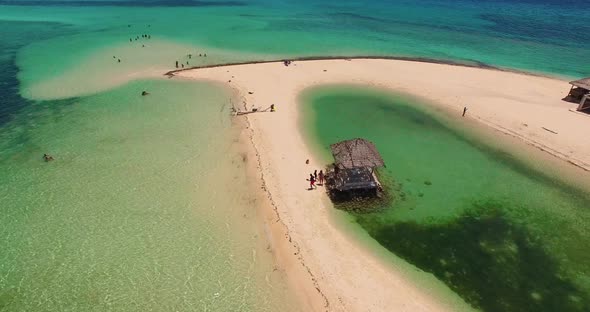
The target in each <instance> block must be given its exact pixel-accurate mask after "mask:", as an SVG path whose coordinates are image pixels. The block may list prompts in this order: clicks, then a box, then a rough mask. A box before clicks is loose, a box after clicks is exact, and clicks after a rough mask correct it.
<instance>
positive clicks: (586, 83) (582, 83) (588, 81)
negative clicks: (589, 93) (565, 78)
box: [570, 77, 590, 90]
mask: <svg viewBox="0 0 590 312" xmlns="http://www.w3.org/2000/svg"><path fill="white" fill-rule="evenodd" d="M570 84H571V85H574V86H576V87H580V88H584V89H586V90H590V77H588V78H584V79H580V80H574V81H570Z"/></svg>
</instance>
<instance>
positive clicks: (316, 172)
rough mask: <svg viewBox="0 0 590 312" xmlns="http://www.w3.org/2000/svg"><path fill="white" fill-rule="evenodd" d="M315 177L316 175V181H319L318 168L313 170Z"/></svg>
mask: <svg viewBox="0 0 590 312" xmlns="http://www.w3.org/2000/svg"><path fill="white" fill-rule="evenodd" d="M313 177H314V178H315V179H316V181H317V179H318V171H317V170H314V171H313Z"/></svg>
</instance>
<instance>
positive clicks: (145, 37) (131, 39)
mask: <svg viewBox="0 0 590 312" xmlns="http://www.w3.org/2000/svg"><path fill="white" fill-rule="evenodd" d="M139 37H140V36H135V41H137V40H139ZM141 38H144V39H152V35H145V34H143V35H141ZM129 42H133V38H129Z"/></svg>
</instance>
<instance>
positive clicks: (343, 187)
mask: <svg viewBox="0 0 590 312" xmlns="http://www.w3.org/2000/svg"><path fill="white" fill-rule="evenodd" d="M377 186H378V184H377V181H376V180H375V176H373V174H372V173H371V170H370V169H369V168H367V167H361V168H352V169H342V171H340V173H339V174H338V176H336V177H334V189H336V190H338V191H341V192H342V191H352V190H369V189H375V188H377Z"/></svg>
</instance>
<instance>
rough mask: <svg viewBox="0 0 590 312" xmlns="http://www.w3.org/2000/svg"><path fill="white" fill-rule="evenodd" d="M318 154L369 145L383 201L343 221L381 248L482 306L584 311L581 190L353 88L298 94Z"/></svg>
mask: <svg viewBox="0 0 590 312" xmlns="http://www.w3.org/2000/svg"><path fill="white" fill-rule="evenodd" d="M304 101H305V102H306V104H305V107H304V110H305V111H306V114H307V116H309V124H308V128H309V129H313V130H312V132H311V133H309V135H310V136H312V138H314V139H317V142H318V144H319V146H321V147H320V150H321V152H322V153H323V154H324V155H325V156H326V159H329V157H328V156H327V154H328V149H327V146H329V144H332V143H334V142H337V141H340V140H344V139H349V138H356V137H362V138H366V139H369V140H371V141H373V142H374V143H375V144H376V146H377V148H378V150H379V151H380V153H381V154H382V156H383V158H384V160H385V163H386V165H387V167H386V168H384V169H382V170H380V171H379V173H380V177H381V180H382V182H383V183H384V184H385V185H387V188H388V190H389V194H390V195H391V196H393V202H392V203H391V204H389V205H388V206H386V207H382V210H381V211H379V212H374V213H361V214H355V215H354V217H355V220H356V222H357V223H358V224H360V225H361V226H362V227H363V228H364V229H365V230H366V231H367V232H368V233H369V234H370V235H371V236H372V237H373V238H374V239H376V240H377V241H378V242H379V243H380V244H381V245H382V246H384V247H385V248H387V249H389V250H390V251H392V252H393V253H395V254H396V255H398V256H400V257H402V258H403V259H405V260H407V261H408V262H410V263H413V264H414V265H416V266H417V267H419V268H421V269H423V270H425V271H427V272H432V273H433V274H434V275H435V276H436V277H437V278H438V279H440V280H442V281H443V282H445V283H446V284H447V285H448V286H449V287H450V288H451V289H452V290H454V291H456V292H457V293H458V294H459V295H461V296H462V297H463V298H464V299H465V300H466V301H467V302H468V303H470V304H472V305H473V306H474V307H477V308H481V309H483V310H485V311H586V310H587V307H588V306H589V305H590V283H589V281H590V262H589V261H588V258H587V254H588V252H589V251H590V249H589V248H590V247H589V246H590V233H588V231H587V229H588V224H589V222H590V214H589V213H588V211H587V209H586V208H587V207H589V206H590V194H589V193H588V192H587V191H582V190H579V189H577V188H576V187H573V186H571V185H569V184H567V183H565V182H561V181H560V180H558V179H555V178H553V177H550V176H548V175H547V174H545V173H542V172H540V171H537V170H535V169H532V167H531V166H529V165H527V163H526V161H523V160H522V159H519V158H517V157H515V156H513V154H511V152H509V151H507V150H505V149H500V148H497V147H494V146H493V145H489V144H487V143H482V142H481V141H478V140H476V138H475V137H473V135H472V134H468V133H467V132H465V130H461V129H460V128H456V126H455V127H453V126H452V125H449V124H448V123H447V122H446V121H443V120H442V119H438V118H436V117H431V116H429V115H428V114H427V113H425V112H424V111H422V109H423V106H421V105H418V106H417V105H416V103H417V101H416V100H415V99H412V98H409V97H404V96H399V95H392V94H387V93H383V92H378V91H374V90H373V91H371V90H366V89H359V88H358V87H357V88H355V87H352V88H351V87H331V88H328V87H326V88H323V89H321V88H318V89H316V90H312V91H308V93H307V94H306V95H305V97H304Z"/></svg>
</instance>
